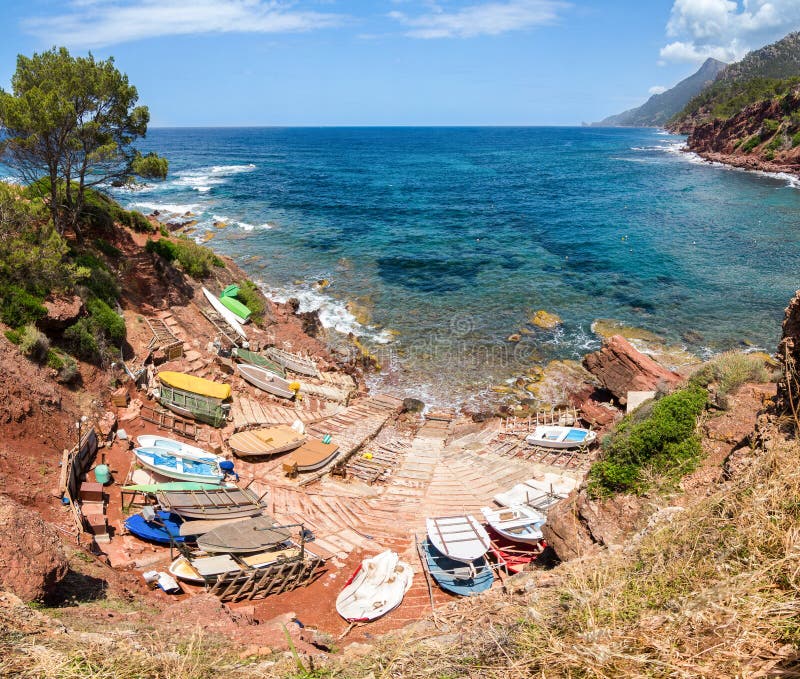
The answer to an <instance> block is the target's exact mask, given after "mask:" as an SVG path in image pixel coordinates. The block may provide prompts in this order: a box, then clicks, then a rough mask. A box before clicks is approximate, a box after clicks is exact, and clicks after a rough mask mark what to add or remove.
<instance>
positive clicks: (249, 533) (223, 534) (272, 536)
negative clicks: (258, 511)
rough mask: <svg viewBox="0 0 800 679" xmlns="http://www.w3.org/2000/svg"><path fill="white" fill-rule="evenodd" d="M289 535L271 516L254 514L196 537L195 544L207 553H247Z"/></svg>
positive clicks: (274, 544)
mask: <svg viewBox="0 0 800 679" xmlns="http://www.w3.org/2000/svg"><path fill="white" fill-rule="evenodd" d="M289 537H290V533H289V531H288V530H286V529H284V528H280V526H279V525H278V523H277V522H276V521H275V519H273V518H272V517H271V516H266V515H263V516H256V517H254V518H252V519H248V520H246V521H237V522H235V523H227V524H225V525H223V526H219V527H218V528H215V529H214V530H212V531H209V532H208V533H205V534H203V535H201V536H200V537H198V538H197V546H198V547H199V548H200V549H202V550H203V551H204V552H208V553H209V554H217V553H225V554H234V553H241V554H247V553H250V552H258V551H263V550H265V549H269V548H275V547H276V546H278V545H282V544H283V543H285V542H286V541H287V540H288V539H289Z"/></svg>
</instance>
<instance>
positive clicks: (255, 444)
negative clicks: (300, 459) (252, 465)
mask: <svg viewBox="0 0 800 679" xmlns="http://www.w3.org/2000/svg"><path fill="white" fill-rule="evenodd" d="M305 441H306V437H305V436H304V435H303V434H298V433H297V432H296V431H295V430H294V429H292V428H291V427H289V426H287V425H285V424H283V425H279V426H277V427H266V428H264V429H254V430H252V431H242V432H239V433H238V434H234V435H233V436H231V437H230V438H229V439H228V445H229V446H230V447H231V450H233V452H234V453H236V454H237V455H238V456H239V457H250V456H260V455H278V454H279V453H286V452H288V451H290V450H294V449H295V448H297V447H299V446H301V445H303V443H305Z"/></svg>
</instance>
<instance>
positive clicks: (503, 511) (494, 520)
mask: <svg viewBox="0 0 800 679" xmlns="http://www.w3.org/2000/svg"><path fill="white" fill-rule="evenodd" d="M481 513H482V514H483V516H484V518H485V519H486V523H488V524H489V525H490V526H491V527H492V528H493V529H494V530H495V531H496V532H497V533H499V534H500V535H502V536H503V537H506V538H508V539H509V540H514V541H515V542H524V543H526V544H532V545H535V544H538V543H539V541H540V540H541V539H542V538H543V535H542V526H543V525H544V524H545V522H546V521H547V519H546V517H545V516H544V514H541V513H540V512H537V511H536V510H535V509H533V508H532V507H529V506H528V505H514V506H513V507H501V508H500V509H497V508H494V507H484V508H483V509H481Z"/></svg>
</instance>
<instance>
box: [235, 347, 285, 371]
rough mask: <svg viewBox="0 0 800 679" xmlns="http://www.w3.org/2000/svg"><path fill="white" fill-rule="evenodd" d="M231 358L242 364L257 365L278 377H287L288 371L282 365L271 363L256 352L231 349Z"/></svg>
mask: <svg viewBox="0 0 800 679" xmlns="http://www.w3.org/2000/svg"><path fill="white" fill-rule="evenodd" d="M231 356H233V358H235V359H236V360H238V361H239V362H240V363H249V364H250V365H257V366H258V367H259V368H264V369H265V370H269V371H270V372H273V373H275V374H276V375H278V377H286V369H285V368H284V367H283V366H282V365H279V364H278V363H275V362H273V361H270V360H269V359H268V358H267V357H266V356H263V355H262V354H257V353H256V352H255V351H250V350H248V349H240V348H239V347H233V349H231Z"/></svg>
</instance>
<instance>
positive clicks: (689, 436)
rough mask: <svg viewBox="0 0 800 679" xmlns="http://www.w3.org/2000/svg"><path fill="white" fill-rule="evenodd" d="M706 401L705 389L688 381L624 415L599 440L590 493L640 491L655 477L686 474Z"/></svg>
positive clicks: (696, 449)
mask: <svg viewBox="0 0 800 679" xmlns="http://www.w3.org/2000/svg"><path fill="white" fill-rule="evenodd" d="M707 400H708V392H707V391H706V390H705V389H703V388H702V387H700V386H697V385H691V386H689V387H687V388H686V389H681V390H679V391H676V392H674V393H672V394H670V395H668V396H664V397H662V398H660V399H659V400H657V401H656V402H655V403H653V404H652V405H647V404H645V405H644V406H642V407H641V408H639V409H637V410H636V411H635V412H633V413H632V414H631V415H629V416H627V417H626V418H625V419H624V420H623V421H622V422H620V424H619V425H618V426H617V428H616V430H615V431H614V432H613V433H612V434H611V435H610V436H608V437H607V438H606V439H605V440H604V441H603V450H602V454H601V456H600V459H599V460H598V461H597V462H595V463H594V464H593V465H592V467H591V469H590V471H589V484H588V488H589V492H590V493H591V494H592V495H593V496H595V497H600V496H605V495H611V494H613V493H643V492H645V491H646V490H648V488H649V487H650V484H651V482H652V481H651V480H652V478H654V477H658V478H660V479H661V480H662V482H670V481H676V480H678V479H680V477H681V476H683V475H684V474H686V473H688V472H690V471H691V470H692V469H693V468H694V467H695V465H696V464H697V461H698V460H699V458H700V454H701V448H700V439H699V437H698V436H697V433H696V427H697V418H698V417H699V416H700V414H701V413H702V412H703V410H704V409H705V406H706V403H707Z"/></svg>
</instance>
